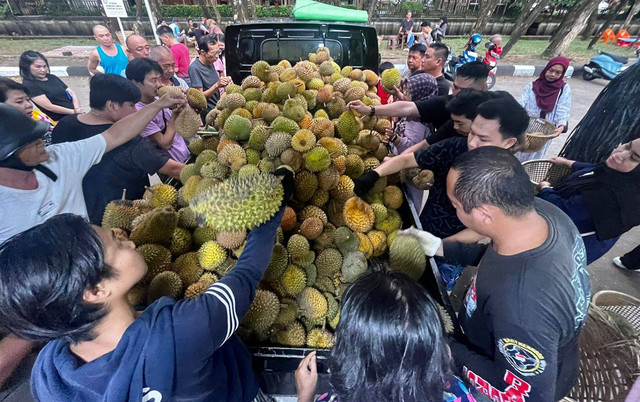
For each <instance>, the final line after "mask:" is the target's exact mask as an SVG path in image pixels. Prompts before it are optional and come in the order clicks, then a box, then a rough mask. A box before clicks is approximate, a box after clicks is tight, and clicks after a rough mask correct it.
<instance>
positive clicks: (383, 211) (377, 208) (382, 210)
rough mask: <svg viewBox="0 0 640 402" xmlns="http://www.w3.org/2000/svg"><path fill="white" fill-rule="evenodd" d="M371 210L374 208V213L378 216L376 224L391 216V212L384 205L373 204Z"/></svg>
mask: <svg viewBox="0 0 640 402" xmlns="http://www.w3.org/2000/svg"><path fill="white" fill-rule="evenodd" d="M371 208H373V213H374V215H375V216H376V224H378V223H380V222H382V221H384V220H385V219H387V216H388V215H389V210H388V209H387V207H385V206H384V205H382V204H371Z"/></svg>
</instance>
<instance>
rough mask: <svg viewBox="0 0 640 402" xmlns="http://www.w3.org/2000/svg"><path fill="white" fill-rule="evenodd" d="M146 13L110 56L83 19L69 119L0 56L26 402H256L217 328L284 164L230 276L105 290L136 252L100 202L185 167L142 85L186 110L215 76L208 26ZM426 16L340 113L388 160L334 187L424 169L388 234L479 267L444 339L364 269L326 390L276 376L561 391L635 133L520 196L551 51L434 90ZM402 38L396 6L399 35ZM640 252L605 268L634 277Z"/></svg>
mask: <svg viewBox="0 0 640 402" xmlns="http://www.w3.org/2000/svg"><path fill="white" fill-rule="evenodd" d="M159 22H160V23H159V26H158V29H157V34H158V36H159V38H160V40H161V42H162V45H161V46H150V45H149V44H148V42H147V41H146V39H144V38H143V37H141V36H138V35H130V36H129V37H128V38H127V39H126V42H125V47H124V48H123V47H122V46H120V45H119V44H116V43H114V41H113V38H112V36H111V33H110V32H109V31H108V29H106V28H105V27H103V26H96V27H95V28H94V35H95V39H96V41H97V42H98V46H97V47H96V49H95V50H94V51H92V52H91V54H90V55H89V62H88V66H87V67H88V70H89V71H90V72H91V73H92V74H93V77H92V78H91V80H90V93H89V107H90V109H89V110H88V111H85V110H84V109H82V108H81V105H80V104H79V101H78V97H77V95H76V94H75V93H74V92H73V91H72V90H71V89H70V88H68V87H67V86H66V85H65V84H64V82H62V80H60V79H59V78H58V77H56V76H55V75H52V74H51V73H50V69H49V64H48V62H47V59H46V58H45V56H44V55H42V54H41V53H38V52H35V51H28V52H25V53H24V54H23V55H22V57H21V58H20V74H21V77H22V83H18V82H17V81H14V80H10V79H6V78H0V202H1V203H2V205H3V206H5V207H4V208H3V209H2V210H0V222H2V223H0V243H2V244H1V246H0V322H1V323H2V325H1V327H0V331H2V332H1V333H0V336H2V338H1V340H0V384H2V382H4V381H5V380H7V379H8V378H9V377H10V376H11V373H12V372H14V370H16V368H17V367H18V366H19V365H20V362H21V361H23V360H24V359H25V357H26V356H28V355H29V354H30V353H31V351H32V350H34V349H35V350H39V355H38V358H37V360H36V362H35V364H34V366H33V370H32V373H31V392H32V394H33V396H34V397H35V398H36V399H37V400H43V401H49V400H55V401H62V400H96V399H100V400H113V401H119V400H160V399H168V400H173V399H185V400H186V399H189V400H221V401H222V400H224V401H253V400H255V401H268V400H269V397H268V396H266V395H264V394H263V393H262V391H261V390H260V384H259V382H258V381H257V379H256V375H255V374H254V372H253V370H252V364H251V355H250V354H249V352H248V350H247V348H246V347H245V346H244V345H243V344H242V342H240V341H239V339H238V338H237V337H235V335H233V333H234V332H235V330H236V329H237V328H238V325H239V321H240V320H241V318H242V317H243V316H244V315H245V314H246V312H247V311H248V309H249V307H250V306H251V303H252V300H253V296H254V294H255V290H256V287H257V285H258V282H259V281H260V280H261V278H262V276H263V274H264V272H265V270H266V269H267V266H268V264H269V261H270V255H271V249H272V246H273V244H274V242H275V238H276V230H277V228H278V227H279V226H280V223H281V220H282V217H283V214H284V206H285V205H286V203H287V202H288V201H289V199H290V197H291V194H292V193H293V191H294V177H293V173H292V172H291V171H289V170H288V169H286V168H281V169H278V170H276V171H275V174H276V175H277V176H279V177H280V178H281V180H282V184H283V188H284V193H285V196H284V198H283V201H282V205H281V208H280V210H279V212H278V213H276V215H275V216H274V217H273V218H271V220H269V221H268V222H266V223H264V224H262V225H260V226H258V227H257V228H255V229H253V230H252V231H251V232H250V234H249V236H248V240H247V243H246V246H245V247H244V250H243V252H242V255H241V256H240V258H239V259H238V261H237V264H236V266H235V268H233V269H232V270H231V271H230V272H229V273H228V274H227V275H225V276H224V277H223V278H222V279H221V280H220V281H218V282H216V283H215V284H213V285H212V286H211V287H210V288H209V290H208V291H207V292H206V293H205V294H203V295H201V296H198V297H196V298H193V299H189V300H184V301H179V302H177V301H175V300H171V299H168V298H162V299H160V300H159V301H158V302H156V303H154V304H152V305H150V306H149V307H148V308H147V309H145V310H144V311H142V312H140V311H136V310H135V309H134V307H133V306H131V305H130V304H129V302H128V300H127V297H126V295H127V292H128V291H129V290H130V289H131V288H132V287H133V286H134V285H135V284H136V283H137V282H138V281H139V280H140V279H141V278H142V277H143V276H144V275H145V273H146V265H145V263H144V260H143V259H142V257H141V256H140V254H138V253H137V252H136V251H135V245H134V244H133V243H132V242H130V241H121V240H118V239H117V238H116V237H115V235H114V233H113V232H111V231H109V230H106V229H102V228H100V227H99V225H100V223H101V222H102V215H103V212H104V208H105V206H106V204H107V203H108V202H110V201H112V200H114V199H120V198H122V197H123V196H124V197H125V198H127V199H138V198H141V196H142V193H143V192H144V189H145V186H148V185H149V178H148V177H149V175H153V174H156V173H159V174H161V175H164V176H166V177H172V178H179V177H180V172H181V171H182V169H183V168H184V166H185V165H184V164H185V163H186V162H187V161H188V159H189V158H190V157H191V154H190V152H189V150H188V147H187V142H186V141H185V140H184V138H183V137H182V136H181V135H180V133H179V132H177V130H176V119H177V117H178V116H179V113H180V108H177V109H176V108H175V106H180V105H183V104H185V103H186V97H185V96H184V94H182V93H181V92H180V91H178V92H168V93H167V94H165V95H163V96H162V97H158V89H159V88H160V87H162V86H165V85H171V86H175V87H179V88H181V89H183V90H186V89H188V88H195V89H197V90H199V91H201V92H202V94H203V95H204V96H205V97H206V99H207V108H206V109H205V110H202V111H201V112H202V116H203V118H204V115H206V113H207V112H208V111H209V110H211V109H212V108H215V107H216V104H217V102H218V100H219V99H220V96H221V95H222V92H223V90H224V88H225V87H226V86H227V85H229V84H230V83H231V79H230V78H229V77H227V76H226V67H225V65H224V57H223V54H224V53H223V49H224V36H223V35H222V32H221V31H220V30H219V28H218V27H217V26H216V25H215V23H213V21H211V20H206V19H203V20H202V22H201V24H200V25H198V24H195V23H193V21H191V20H190V21H189V29H188V31H187V32H184V31H183V30H180V27H179V25H178V21H172V22H171V23H170V24H166V22H165V21H159ZM446 25H447V20H446V18H445V17H443V18H442V19H441V21H440V24H439V26H438V27H437V31H438V32H439V34H438V35H436V37H437V38H438V39H437V40H436V39H434V36H433V35H432V33H433V32H435V29H434V30H433V32H432V29H431V26H430V24H428V23H426V24H425V23H423V24H422V32H423V34H424V37H423V38H422V39H424V40H418V43H415V44H413V45H411V46H410V47H409V54H408V58H407V72H406V75H405V76H404V78H403V80H402V82H401V85H400V86H399V87H396V88H394V89H393V90H392V91H389V92H388V93H386V92H385V91H384V89H383V88H382V86H381V85H379V86H378V88H379V94H380V95H381V96H380V97H381V99H382V105H379V106H370V105H366V104H364V103H363V102H361V101H352V102H350V103H349V104H348V105H347V106H348V108H350V109H352V110H355V111H357V112H358V113H359V114H360V115H363V116H385V117H390V118H392V119H393V120H394V122H393V127H391V128H389V129H387V131H386V133H385V138H386V141H387V142H388V144H389V147H390V151H391V155H390V156H389V157H388V158H387V159H386V160H385V161H384V162H383V163H381V164H380V165H379V166H378V167H376V168H375V169H373V170H370V171H367V172H365V173H364V174H363V175H362V176H360V177H359V178H357V179H354V185H355V187H354V192H355V194H356V195H358V196H364V195H365V194H366V193H367V192H368V191H369V190H370V189H371V188H372V187H373V186H374V185H375V184H376V182H377V181H378V180H379V179H380V178H381V177H386V176H389V175H392V174H395V173H397V172H400V171H402V170H405V169H409V168H419V169H428V170H431V171H432V172H433V176H434V180H433V184H432V185H431V187H430V188H429V191H428V193H426V192H423V191H411V190H410V191H409V194H410V196H411V197H412V198H413V202H414V204H415V205H419V206H421V208H419V214H420V215H419V219H420V223H421V226H422V230H418V229H415V228H409V229H405V230H404V231H402V232H401V233H403V234H409V235H413V236H415V237H416V239H418V241H419V244H420V246H421V248H422V249H423V251H424V254H425V255H426V256H428V257H435V258H436V259H437V260H438V261H439V263H443V261H446V262H447V263H453V264H457V265H459V266H462V267H464V266H475V267H478V270H477V273H476V274H475V275H474V278H473V280H472V282H471V283H470V284H469V287H468V289H467V290H466V293H465V295H464V303H463V305H462V307H461V309H460V311H459V312H457V314H458V320H459V322H460V326H461V328H462V333H460V334H456V336H453V337H445V336H444V335H443V327H442V320H441V318H440V316H439V312H438V307H437V306H436V304H435V302H434V301H433V300H432V298H431V296H430V295H429V294H428V292H427V291H426V290H425V288H424V287H422V286H421V285H420V284H418V283H417V282H416V281H413V280H412V279H409V277H407V276H405V275H403V274H400V273H397V272H392V271H390V269H389V267H388V266H386V265H384V263H380V264H378V263H377V262H376V263H372V264H371V265H372V266H371V267H370V268H371V270H370V271H371V272H370V273H368V274H366V275H363V276H362V277H360V278H359V279H358V280H357V281H356V282H355V283H353V284H352V285H351V286H350V287H349V289H348V290H347V291H346V292H345V294H344V295H343V296H342V309H341V312H340V323H339V325H338V327H337V330H336V343H335V345H334V347H333V348H332V349H331V352H330V357H329V360H328V362H329V368H330V370H329V376H330V384H331V389H317V382H318V367H317V361H316V354H315V353H311V354H309V355H308V356H307V357H306V358H304V359H303V360H302V361H301V362H300V365H299V367H298V370H297V371H296V373H295V378H296V386H297V390H298V400H299V401H303V402H307V401H309V402H312V401H315V400H318V401H323V402H325V401H327V402H328V401H334V402H335V401H343V402H346V401H357V400H391V401H416V402H417V401H441V400H444V401H446V402H454V401H455V402H458V401H460V402H475V401H476V400H483V398H485V397H488V398H490V399H491V400H521V401H557V400H560V399H562V398H563V397H564V396H565V395H567V393H568V392H569V390H570V389H571V387H572V386H573V385H574V382H575V380H576V378H577V371H578V337H579V334H580V331H581V329H582V327H583V326H584V323H585V321H586V317H587V308H588V304H589V299H590V280H589V275H588V273H587V270H586V268H587V265H588V264H589V263H591V262H592V261H594V260H596V259H597V258H599V257H601V256H602V255H603V254H604V253H605V252H606V251H608V250H609V249H610V248H611V247H612V246H613V244H614V243H615V242H616V241H617V240H618V238H619V237H620V236H621V235H622V234H623V233H625V232H626V231H628V230H630V229H631V228H633V227H635V226H637V225H639V224H640V218H639V216H640V215H638V214H637V213H636V210H637V205H638V201H639V195H640V139H634V140H632V141H629V142H626V143H624V144H621V145H620V146H619V147H617V148H615V149H614V150H612V153H611V156H610V157H609V158H608V159H607V160H606V161H602V163H599V164H587V163H582V162H579V161H570V160H567V159H565V158H560V157H557V158H553V159H551V161H552V162H553V163H555V164H558V165H563V166H566V167H568V168H570V169H571V174H569V175H568V176H567V177H566V178H565V179H564V180H562V181H561V182H560V183H558V184H556V185H555V186H552V185H551V184H550V183H548V182H541V183H540V184H539V193H538V195H537V196H536V195H535V194H534V191H533V188H532V185H531V182H530V180H529V177H528V175H527V173H526V172H525V170H524V168H523V167H522V165H521V161H524V160H529V159H532V158H542V157H544V155H545V153H546V152H547V148H543V150H541V151H539V152H538V153H536V154H533V153H531V152H524V151H526V148H525V144H526V139H525V132H526V130H527V127H528V125H529V121H530V118H532V117H542V118H545V119H547V120H549V121H550V122H552V123H553V124H554V125H555V126H556V130H555V133H554V134H555V135H556V136H558V135H560V134H561V133H562V132H565V131H567V129H568V121H569V113H570V109H571V90H570V87H569V85H568V84H567V83H566V82H565V80H564V75H565V73H566V72H567V69H568V66H569V64H568V63H569V61H568V59H566V58H564V57H556V58H554V59H552V60H551V61H550V62H549V63H548V65H547V66H546V68H545V69H544V70H543V71H542V73H541V74H540V76H539V77H538V78H537V79H536V80H535V81H533V82H532V83H530V84H528V85H527V86H526V87H525V88H524V90H523V92H522V95H521V96H520V98H519V99H518V100H516V99H515V98H514V97H513V96H511V95H510V94H508V93H507V92H504V91H493V92H489V91H487V76H488V74H489V71H490V69H491V66H488V65H487V64H485V63H482V62H471V63H467V64H465V65H462V66H461V67H460V68H458V70H457V73H456V76H455V79H454V81H453V83H452V84H451V85H450V84H449V82H448V81H447V80H446V79H445V77H444V75H443V67H444V64H445V63H446V61H447V59H448V55H449V50H448V48H447V46H446V45H444V44H443V43H441V41H442V38H444V35H445V32H446ZM412 27H413V20H412V19H411V14H410V13H408V14H407V18H406V19H405V20H403V22H402V25H401V28H400V31H399V34H400V35H402V34H405V33H407V32H410V31H411V29H412ZM218 31H219V32H218ZM494 38H495V43H494V44H496V46H499V42H500V41H501V38H499V39H498V38H497V36H496V37H494ZM403 40H404V39H403ZM492 40H493V38H492ZM191 42H195V48H196V52H197V56H196V57H195V58H192V57H191V56H190V53H189V46H190V44H191ZM386 68H393V65H391V66H389V65H388V64H387V65H385V64H384V63H383V65H381V66H380V72H382V70H384V69H386ZM638 71H640V66H638V67H632V71H630V72H628V73H627V74H636V75H637V74H638ZM36 107H37V109H36ZM594 129H597V127H594ZM636 129H637V128H635V127H629V130H636ZM636 134H637V133H636ZM634 138H637V135H636V136H635V137H634ZM547 147H548V143H547ZM123 190H125V191H124V195H123ZM605 206H606V207H605ZM92 224H93V225H92ZM480 239H488V240H489V242H483V243H479V242H478V240H480ZM639 254H640V253H639V252H638V249H636V250H633V251H631V252H630V253H628V254H627V255H625V256H622V257H621V258H618V259H616V260H615V261H614V263H615V264H616V265H617V266H619V267H620V268H623V269H627V270H634V269H638V264H639V260H640V257H639ZM549 278H554V280H553V281H549ZM61 283H64V284H65V286H51V285H52V284H61ZM45 301H46V302H45ZM317 395H320V397H319V398H317V399H316V396H317Z"/></svg>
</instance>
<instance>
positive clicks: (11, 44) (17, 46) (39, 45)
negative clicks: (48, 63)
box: [0, 38, 96, 56]
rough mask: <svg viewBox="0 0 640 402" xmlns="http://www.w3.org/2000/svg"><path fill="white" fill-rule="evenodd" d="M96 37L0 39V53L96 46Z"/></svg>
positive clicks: (9, 53)
mask: <svg viewBox="0 0 640 402" xmlns="http://www.w3.org/2000/svg"><path fill="white" fill-rule="evenodd" d="M95 44H96V41H95V40H94V39H65V38H59V39H24V40H22V39H0V54H2V55H3V56H19V55H21V54H22V52H25V51H27V50H36V51H38V52H47V51H49V50H53V49H57V48H59V47H63V46H72V45H73V46H95Z"/></svg>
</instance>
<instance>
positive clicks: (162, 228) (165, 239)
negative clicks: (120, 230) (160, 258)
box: [129, 206, 178, 246]
mask: <svg viewBox="0 0 640 402" xmlns="http://www.w3.org/2000/svg"><path fill="white" fill-rule="evenodd" d="M177 224H178V214H176V211H175V210H174V209H173V208H172V207H170V206H164V207H158V208H155V209H153V210H152V211H150V212H147V213H145V214H142V215H140V216H138V217H137V218H136V219H134V220H133V222H132V224H131V226H132V229H131V235H130V236H129V238H130V239H131V241H132V242H134V243H135V244H136V245H137V246H141V245H143V244H150V243H154V244H163V245H169V244H170V243H171V235H172V234H173V230H174V229H175V228H176V225H177Z"/></svg>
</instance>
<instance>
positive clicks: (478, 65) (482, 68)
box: [456, 61, 491, 82]
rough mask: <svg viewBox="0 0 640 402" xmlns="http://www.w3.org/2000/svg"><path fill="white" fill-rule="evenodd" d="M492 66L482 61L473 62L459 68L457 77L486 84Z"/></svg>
mask: <svg viewBox="0 0 640 402" xmlns="http://www.w3.org/2000/svg"><path fill="white" fill-rule="evenodd" d="M489 71H491V66H489V65H487V64H484V63H483V62H481V61H472V62H471V63H465V64H463V65H461V66H460V67H458V69H457V70H456V75H458V76H460V77H463V78H465V79H470V80H473V81H480V82H486V81H487V77H488V76H489Z"/></svg>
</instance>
